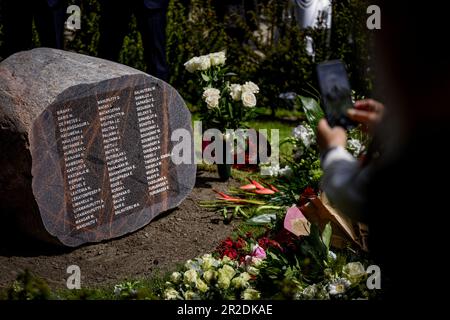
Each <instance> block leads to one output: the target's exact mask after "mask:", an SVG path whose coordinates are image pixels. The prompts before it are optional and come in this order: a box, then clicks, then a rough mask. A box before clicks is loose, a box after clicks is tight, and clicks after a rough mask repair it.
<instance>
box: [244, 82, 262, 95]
mask: <svg viewBox="0 0 450 320" xmlns="http://www.w3.org/2000/svg"><path fill="white" fill-rule="evenodd" d="M242 91H243V92H246V91H248V92H251V93H253V94H256V93H259V87H258V86H257V85H256V84H255V83H253V82H251V81H247V82H246V83H244V84H243V85H242Z"/></svg>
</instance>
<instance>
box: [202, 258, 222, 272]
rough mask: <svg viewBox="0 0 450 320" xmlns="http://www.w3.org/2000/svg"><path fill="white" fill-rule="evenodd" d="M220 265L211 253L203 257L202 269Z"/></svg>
mask: <svg viewBox="0 0 450 320" xmlns="http://www.w3.org/2000/svg"><path fill="white" fill-rule="evenodd" d="M217 265H218V262H217V260H216V259H214V258H213V257H212V256H211V255H210V254H209V255H206V254H205V255H204V256H203V257H202V269H203V270H205V271H206V270H208V269H211V268H212V267H216V266H217Z"/></svg>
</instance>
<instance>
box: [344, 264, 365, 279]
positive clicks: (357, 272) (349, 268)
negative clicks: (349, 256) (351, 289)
mask: <svg viewBox="0 0 450 320" xmlns="http://www.w3.org/2000/svg"><path fill="white" fill-rule="evenodd" d="M342 271H343V273H344V275H345V277H346V278H347V279H349V280H350V281H351V282H352V283H355V282H358V281H360V280H361V279H362V278H364V277H365V275H366V270H365V269H364V266H363V265H362V263H361V262H349V263H347V264H346V265H345V266H344V268H343V269H342Z"/></svg>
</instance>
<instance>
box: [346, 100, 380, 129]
mask: <svg viewBox="0 0 450 320" xmlns="http://www.w3.org/2000/svg"><path fill="white" fill-rule="evenodd" d="M383 113H384V105H383V104H382V103H380V102H378V101H375V100H373V99H365V100H359V101H356V102H355V105H354V108H351V109H348V110H347V114H348V117H349V118H350V119H352V120H353V121H356V122H359V123H361V124H362V125H363V128H364V129H365V130H366V131H369V132H373V130H374V128H375V127H376V126H377V125H378V123H379V122H380V121H381V118H382V117H383Z"/></svg>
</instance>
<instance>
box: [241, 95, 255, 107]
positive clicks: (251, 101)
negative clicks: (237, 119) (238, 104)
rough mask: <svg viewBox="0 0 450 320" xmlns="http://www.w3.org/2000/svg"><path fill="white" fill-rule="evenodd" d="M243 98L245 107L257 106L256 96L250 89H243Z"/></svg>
mask: <svg viewBox="0 0 450 320" xmlns="http://www.w3.org/2000/svg"><path fill="white" fill-rule="evenodd" d="M241 99H242V104H243V105H244V107H248V108H253V107H254V106H256V97H255V95H254V94H253V93H251V92H250V91H243V92H242V97H241Z"/></svg>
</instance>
